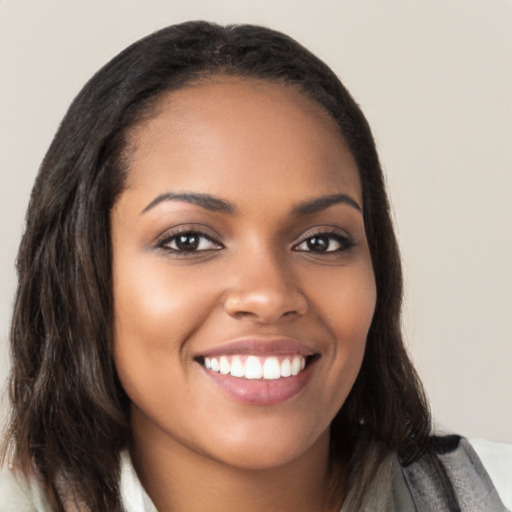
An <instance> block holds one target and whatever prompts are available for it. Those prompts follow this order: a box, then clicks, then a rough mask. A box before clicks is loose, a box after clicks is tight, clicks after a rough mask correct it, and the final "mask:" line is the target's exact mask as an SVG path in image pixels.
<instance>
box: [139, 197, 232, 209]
mask: <svg viewBox="0 0 512 512" xmlns="http://www.w3.org/2000/svg"><path fill="white" fill-rule="evenodd" d="M164 201H185V202H186V203H190V204H195V205H197V206H200V207H201V208H204V209H205V210H210V211H212V212H221V213H229V214H233V213H235V211H236V208H235V207H234V206H233V204H231V203H229V202H228V201H225V200H224V199H219V198H218V197H214V196H212V195H210V194H198V193H195V192H181V193H176V192H167V193H165V194H160V195H159V196H158V197H156V198H155V199H153V201H151V203H149V204H148V205H147V206H146V207H145V208H144V209H143V210H142V211H141V212H140V213H141V214H143V213H146V212H147V211H149V210H151V209H152V208H154V207H155V206H157V205H158V204H160V203H162V202H164Z"/></svg>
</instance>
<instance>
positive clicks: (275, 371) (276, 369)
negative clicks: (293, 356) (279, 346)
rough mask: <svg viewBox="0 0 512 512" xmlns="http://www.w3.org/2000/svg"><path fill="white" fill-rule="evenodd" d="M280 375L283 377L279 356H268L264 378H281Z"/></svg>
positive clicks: (264, 367) (264, 366)
mask: <svg viewBox="0 0 512 512" xmlns="http://www.w3.org/2000/svg"><path fill="white" fill-rule="evenodd" d="M279 377H281V368H280V365H279V361H278V360H277V357H267V358H266V359H265V363H264V364H263V378H264V379H279ZM283 377H284V375H283Z"/></svg>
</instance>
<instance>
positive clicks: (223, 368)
mask: <svg viewBox="0 0 512 512" xmlns="http://www.w3.org/2000/svg"><path fill="white" fill-rule="evenodd" d="M219 367H220V373H222V375H227V374H228V373H229V372H230V371H231V365H230V364H229V361H228V360H227V358H226V357H225V356H222V357H221V358H220V362H219Z"/></svg>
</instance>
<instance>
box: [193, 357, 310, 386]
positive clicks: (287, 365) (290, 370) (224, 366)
mask: <svg viewBox="0 0 512 512" xmlns="http://www.w3.org/2000/svg"><path fill="white" fill-rule="evenodd" d="M203 364H204V367H205V368H206V369H208V370H212V371H214V372H217V373H221V374H222V375H228V374H231V375H232V376H233V377H243V378H246V379H265V380H276V379H280V378H281V377H291V376H292V375H298V374H299V373H300V372H301V371H302V370H304V368H305V366H306V358H305V357H304V356H299V355H296V356H290V357H285V358H284V359H283V360H282V361H281V362H279V358H278V357H276V356H271V357H258V356H253V355H251V356H248V357H247V358H246V359H245V363H244V356H240V355H234V356H220V358H217V357H205V358H204V363H203Z"/></svg>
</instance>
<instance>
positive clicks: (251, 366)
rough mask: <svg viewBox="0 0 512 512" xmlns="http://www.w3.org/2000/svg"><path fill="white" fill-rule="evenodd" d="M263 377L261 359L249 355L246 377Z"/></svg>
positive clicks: (246, 363)
mask: <svg viewBox="0 0 512 512" xmlns="http://www.w3.org/2000/svg"><path fill="white" fill-rule="evenodd" d="M261 377H263V368H262V367H261V363H260V360H259V359H258V358H257V357H255V356H249V357H248V358H247V361H245V378H246V379H261Z"/></svg>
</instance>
